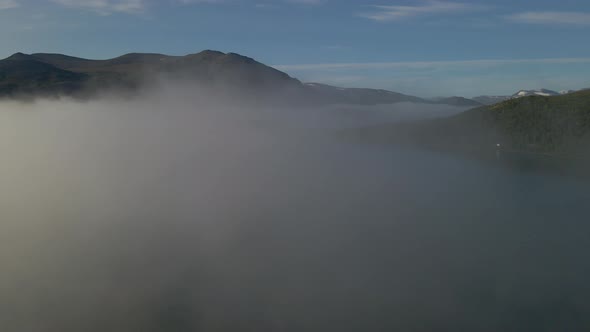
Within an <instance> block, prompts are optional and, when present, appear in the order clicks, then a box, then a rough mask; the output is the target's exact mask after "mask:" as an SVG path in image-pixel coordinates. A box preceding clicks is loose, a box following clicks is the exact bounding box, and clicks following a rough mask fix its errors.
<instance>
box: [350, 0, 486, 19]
mask: <svg viewBox="0 0 590 332" xmlns="http://www.w3.org/2000/svg"><path fill="white" fill-rule="evenodd" d="M372 7H373V8H374V10H373V12H370V13H362V14H360V16H361V17H365V18H368V19H370V20H374V21H378V22H391V21H401V20H407V19H410V18H415V17H419V16H432V15H443V14H454V13H459V12H466V11H472V10H478V9H481V8H482V7H481V6H478V5H472V4H467V3H461V2H447V1H438V0H431V1H426V2H423V3H421V4H418V5H412V6H400V5H375V6H372Z"/></svg>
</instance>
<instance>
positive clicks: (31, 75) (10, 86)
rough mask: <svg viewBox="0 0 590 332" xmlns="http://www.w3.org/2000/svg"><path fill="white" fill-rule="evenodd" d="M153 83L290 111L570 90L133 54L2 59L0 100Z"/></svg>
mask: <svg viewBox="0 0 590 332" xmlns="http://www.w3.org/2000/svg"><path fill="white" fill-rule="evenodd" d="M155 77H163V78H168V79H173V80H180V81H181V82H183V81H191V82H196V83H199V84H201V85H202V86H203V87H208V88H211V89H212V91H215V92H219V93H227V94H229V96H232V97H234V98H236V99H238V98H239V99H240V100H250V101H255V102H282V103H288V104H291V105H297V104H307V105H325V104H352V105H377V104H392V103H399V102H412V103H425V104H446V105H452V106H457V107H466V108H467V107H478V106H482V105H492V104H496V103H499V102H502V101H504V100H508V99H513V98H520V97H526V96H532V95H539V96H555V95H559V94H564V93H571V92H573V91H563V92H555V91H551V90H546V89H540V90H521V91H518V92H516V93H515V94H513V95H511V96H479V97H475V98H473V99H468V98H464V97H457V96H454V97H444V98H434V99H424V98H420V97H416V96H411V95H406V94H402V93H398V92H393V91H388V90H382V89H367V88H340V87H335V86H330V85H326V84H320V83H302V82H300V81H299V80H297V79H295V78H293V77H291V76H289V75H288V74H286V73H284V72H281V71H279V70H277V69H274V68H272V67H269V66H266V65H264V64H262V63H260V62H258V61H256V60H254V59H252V58H249V57H246V56H243V55H239V54H236V53H223V52H219V51H212V50H205V51H202V52H200V53H196V54H189V55H186V56H170V55H164V54H154V53H130V54H125V55H123V56H120V57H117V58H113V59H107V60H89V59H83V58H78V57H72V56H68V55H63V54H50V53H36V54H30V55H29V54H23V53H16V54H14V55H12V56H10V57H8V58H6V59H4V60H0V98H1V97H4V98H31V97H37V96H45V97H48V96H60V95H67V96H73V97H81V98H89V97H92V96H94V95H96V93H98V92H100V91H105V90H109V89H110V90H116V91H119V92H125V93H134V92H136V91H137V90H138V89H139V88H141V87H142V86H145V85H146V84H150V82H153V81H154V78H155Z"/></svg>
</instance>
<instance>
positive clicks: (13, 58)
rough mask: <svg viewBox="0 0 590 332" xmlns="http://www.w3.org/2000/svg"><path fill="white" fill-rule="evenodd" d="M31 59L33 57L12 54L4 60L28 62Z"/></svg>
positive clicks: (19, 53) (18, 53)
mask: <svg viewBox="0 0 590 332" xmlns="http://www.w3.org/2000/svg"><path fill="white" fill-rule="evenodd" d="M32 58H33V57H32V56H30V55H28V54H24V53H21V52H17V53H14V54H13V55H11V56H9V57H8V58H6V59H5V60H30V59H32Z"/></svg>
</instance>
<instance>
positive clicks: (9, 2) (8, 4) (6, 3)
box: [0, 0, 18, 10]
mask: <svg viewBox="0 0 590 332" xmlns="http://www.w3.org/2000/svg"><path fill="white" fill-rule="evenodd" d="M16 7H18V2H16V0H0V10H3V9H11V8H16Z"/></svg>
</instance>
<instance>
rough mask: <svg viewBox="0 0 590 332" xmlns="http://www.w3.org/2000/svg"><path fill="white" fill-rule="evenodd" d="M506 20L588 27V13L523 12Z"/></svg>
mask: <svg viewBox="0 0 590 332" xmlns="http://www.w3.org/2000/svg"><path fill="white" fill-rule="evenodd" d="M506 18H507V19H509V20H511V21H514V22H518V23H528V24H560V25H590V13H579V12H557V11H545V12H524V13H517V14H512V15H508V16H506Z"/></svg>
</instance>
